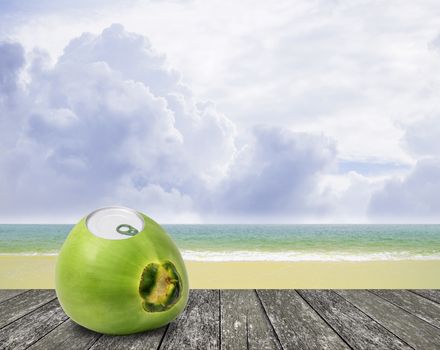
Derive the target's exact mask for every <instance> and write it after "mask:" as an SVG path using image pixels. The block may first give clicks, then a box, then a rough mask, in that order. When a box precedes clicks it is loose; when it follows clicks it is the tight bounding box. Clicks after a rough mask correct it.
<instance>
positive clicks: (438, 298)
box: [411, 289, 440, 304]
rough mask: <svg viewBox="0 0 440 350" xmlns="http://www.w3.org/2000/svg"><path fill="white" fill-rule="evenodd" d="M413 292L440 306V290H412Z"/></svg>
mask: <svg viewBox="0 0 440 350" xmlns="http://www.w3.org/2000/svg"><path fill="white" fill-rule="evenodd" d="M411 292H413V293H416V294H418V295H421V296H422V297H425V298H426V299H429V300H431V301H434V302H436V303H437V304H440V289H412V290H411Z"/></svg>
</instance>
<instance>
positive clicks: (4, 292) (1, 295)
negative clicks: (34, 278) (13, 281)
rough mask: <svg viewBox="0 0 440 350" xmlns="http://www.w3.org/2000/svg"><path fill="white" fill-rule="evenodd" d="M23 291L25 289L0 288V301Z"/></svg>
mask: <svg viewBox="0 0 440 350" xmlns="http://www.w3.org/2000/svg"><path fill="white" fill-rule="evenodd" d="M25 292H27V290H26V289H0V303H2V302H3V301H5V300H8V299H11V298H12V297H15V296H16V295H20V294H23V293H25Z"/></svg>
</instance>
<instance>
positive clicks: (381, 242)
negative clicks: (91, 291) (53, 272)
mask: <svg viewBox="0 0 440 350" xmlns="http://www.w3.org/2000/svg"><path fill="white" fill-rule="evenodd" d="M164 227H165V229H166V230H167V232H168V233H169V234H170V235H171V236H172V237H173V239H174V240H175V242H176V244H177V245H178V247H179V248H180V249H181V251H182V253H183V255H184V258H185V259H188V260H200V261H228V260H237V261H240V260H278V261H304V260H355V261H358V260H359V261H362V260H399V259H440V225H164ZM71 228H72V225H0V254H3V255H6V254H23V255H27V254H30V255H34V254H56V253H57V252H58V251H59V249H60V247H61V245H62V243H63V241H64V239H65V238H66V237H67V234H68V233H69V231H70V230H71Z"/></svg>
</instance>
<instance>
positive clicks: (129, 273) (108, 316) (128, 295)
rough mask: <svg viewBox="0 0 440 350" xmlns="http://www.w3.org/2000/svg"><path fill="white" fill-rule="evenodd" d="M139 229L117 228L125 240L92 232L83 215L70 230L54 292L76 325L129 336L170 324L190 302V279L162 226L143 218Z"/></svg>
mask: <svg viewBox="0 0 440 350" xmlns="http://www.w3.org/2000/svg"><path fill="white" fill-rule="evenodd" d="M138 214H139V216H140V217H141V218H142V219H143V221H144V225H143V229H142V230H141V231H140V232H138V231H137V230H136V229H134V228H133V227H131V226H130V225H125V224H123V225H120V226H121V227H118V232H120V233H121V234H125V235H130V237H128V238H126V239H106V238H103V237H98V236H96V235H94V234H93V233H91V232H90V230H89V229H88V227H87V223H86V217H85V218H83V219H82V220H81V221H80V222H79V223H78V224H77V225H75V227H74V228H73V229H72V231H71V232H70V234H69V236H68V237H67V239H66V241H65V242H64V244H63V246H62V248H61V251H60V254H59V256H58V260H57V265H56V273H55V274H56V280H55V285H56V293H57V296H58V299H59V301H60V304H61V306H62V308H63V310H64V311H65V313H66V314H67V315H68V316H69V317H70V318H71V319H72V320H73V321H75V322H76V323H78V324H80V325H81V326H84V327H86V328H88V329H91V330H93V331H96V332H100V333H105V334H119V335H122V334H131V333H137V332H142V331H146V330H150V329H154V328H158V327H161V326H163V325H166V324H167V323H169V322H171V321H172V320H174V319H175V318H176V317H177V316H178V315H179V314H180V313H182V311H183V310H184V308H185V306H186V303H187V301H188V289H189V286H188V275H187V271H186V268H185V264H184V262H183V259H182V256H181V255H180V252H179V250H178V248H177V247H176V245H175V244H174V242H173V241H172V239H171V238H170V236H169V235H168V234H167V233H166V232H165V231H164V230H163V228H162V227H161V226H160V225H158V224H157V223H156V222H154V221H153V220H152V219H150V218H149V217H147V216H146V215H144V214H141V213H138Z"/></svg>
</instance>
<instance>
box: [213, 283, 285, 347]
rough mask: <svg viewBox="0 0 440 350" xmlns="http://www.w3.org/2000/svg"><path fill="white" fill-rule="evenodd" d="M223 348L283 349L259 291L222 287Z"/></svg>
mask: <svg viewBox="0 0 440 350" xmlns="http://www.w3.org/2000/svg"><path fill="white" fill-rule="evenodd" d="M220 314H221V317H220V319H221V327H220V328H221V337H220V339H221V349H228V350H229V349H230V350H237V349H256V350H266V349H267V350H272V349H281V346H280V344H279V341H278V339H277V337H276V335H275V333H274V331H273V329H272V325H271V324H270V322H269V320H268V318H267V316H266V315H265V312H264V309H263V308H262V306H261V304H260V300H259V299H258V297H257V295H256V292H255V291H254V290H247V289H242V290H238V289H233V290H220Z"/></svg>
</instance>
